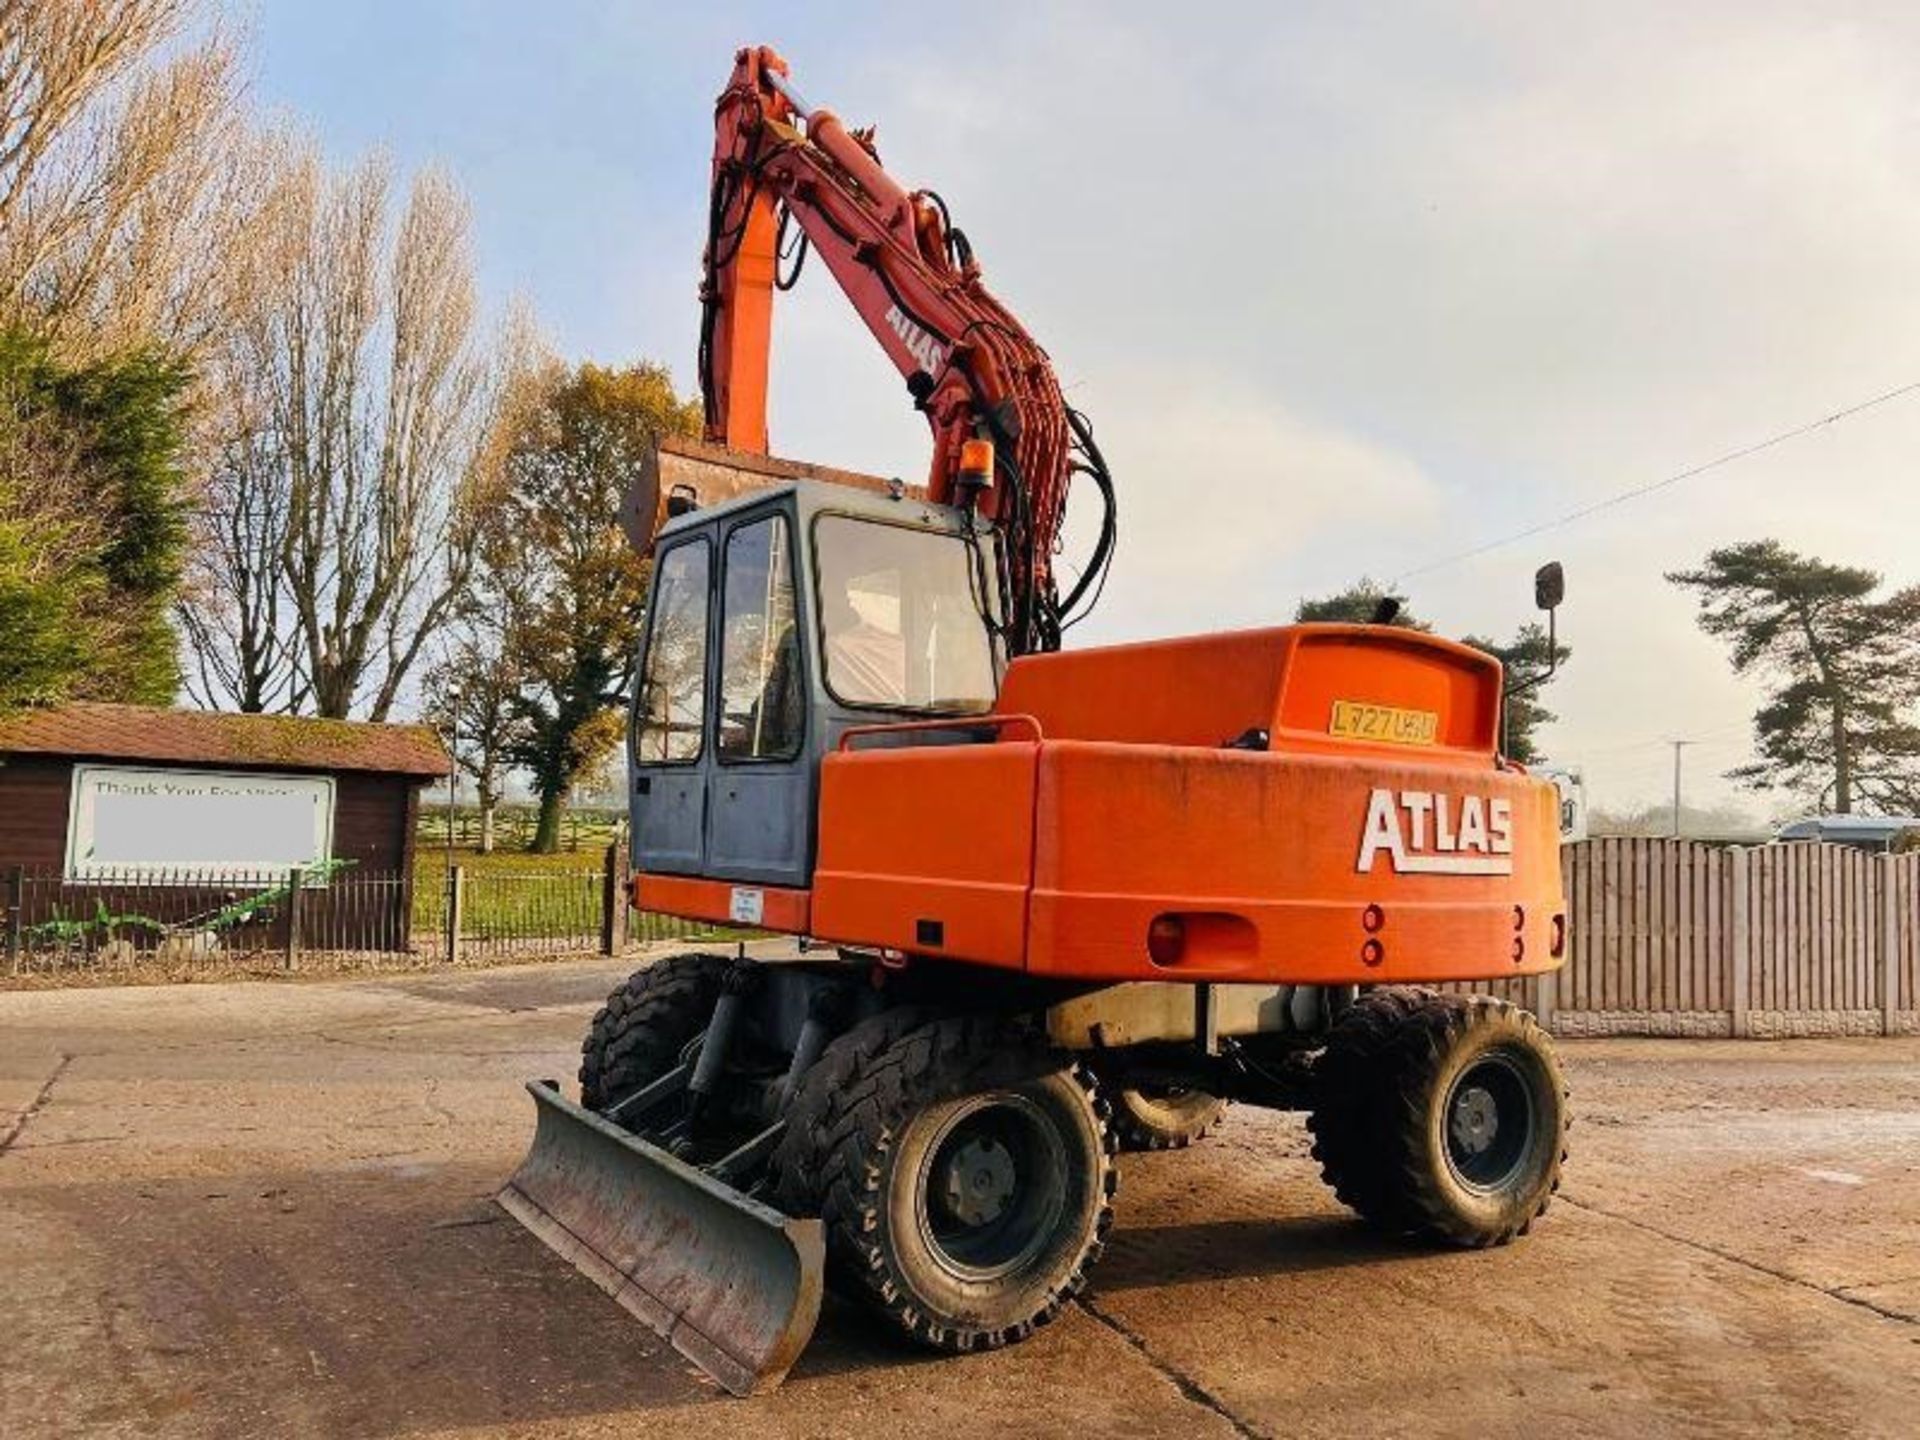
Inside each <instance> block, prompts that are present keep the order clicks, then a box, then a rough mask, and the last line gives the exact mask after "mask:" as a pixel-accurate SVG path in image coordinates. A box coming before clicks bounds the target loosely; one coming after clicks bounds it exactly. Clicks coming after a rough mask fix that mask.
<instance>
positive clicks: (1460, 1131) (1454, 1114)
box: [1441, 1050, 1536, 1194]
mask: <svg viewBox="0 0 1920 1440" xmlns="http://www.w3.org/2000/svg"><path fill="white" fill-rule="evenodd" d="M1441 1114H1442V1117H1443V1123H1444V1124H1445V1126H1446V1138H1447V1166H1448V1168H1449V1169H1451V1170H1452V1171H1453V1173H1454V1176H1455V1177H1456V1178H1457V1179H1458V1180H1459V1181H1460V1183H1461V1184H1462V1185H1465V1186H1466V1187H1467V1188H1468V1189H1469V1190H1474V1191H1479V1192H1481V1193H1483V1194H1484V1193H1488V1192H1491V1191H1496V1190H1502V1189H1505V1188H1506V1187H1507V1186H1508V1185H1510V1184H1511V1183H1512V1182H1513V1180H1514V1178H1515V1177H1516V1176H1517V1175H1519V1174H1520V1173H1521V1171H1522V1170H1523V1169H1524V1168H1525V1166H1526V1162H1527V1157H1528V1156H1529V1155H1530V1154H1531V1153H1532V1151H1533V1135H1534V1127H1535V1124H1536V1115H1535V1110H1534V1103H1533V1087H1532V1086H1531V1085H1529V1084H1528V1083H1527V1075H1526V1072H1525V1071H1524V1070H1523V1069H1522V1068H1521V1064H1520V1061H1519V1059H1518V1057H1516V1056H1514V1055H1512V1054H1510V1053H1508V1052H1506V1051H1504V1050H1495V1051H1490V1052H1489V1053H1487V1054H1485V1055H1483V1056H1481V1057H1480V1058H1479V1059H1478V1060H1476V1061H1474V1062H1473V1064H1471V1065H1469V1066H1467V1068H1466V1069H1465V1070H1462V1071H1461V1072H1460V1074H1459V1075H1458V1076H1457V1077H1456V1078H1455V1079H1454V1082H1453V1084H1452V1085H1451V1086H1450V1087H1449V1088H1448V1090H1447V1098H1446V1103H1445V1105H1444V1106H1443V1107H1442V1111H1441Z"/></svg>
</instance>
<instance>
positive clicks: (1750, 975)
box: [1498, 838, 1920, 1037]
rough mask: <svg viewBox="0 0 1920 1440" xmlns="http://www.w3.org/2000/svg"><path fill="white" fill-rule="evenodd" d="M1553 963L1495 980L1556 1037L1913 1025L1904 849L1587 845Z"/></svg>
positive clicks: (1915, 885)
mask: <svg viewBox="0 0 1920 1440" xmlns="http://www.w3.org/2000/svg"><path fill="white" fill-rule="evenodd" d="M1562 856H1563V863H1564V865H1565V871H1566V884H1567V925H1568V939H1569V947H1568V958H1567V963H1566V965H1565V966H1564V967H1563V968H1562V969H1561V970H1560V971H1559V972H1558V973H1556V974H1554V975H1549V976H1541V977H1537V978H1535V979H1531V980H1526V981H1510V982H1505V983H1504V984H1503V985H1502V986H1500V987H1498V988H1500V989H1501V990H1502V991H1503V993H1507V994H1509V996H1510V997H1511V998H1513V999H1515V1000H1518V1001H1520V1002H1521V1003H1523V1004H1526V1005H1529V1006H1531V1007H1532V1008H1533V1009H1534V1010H1535V1011H1537V1012H1538V1013H1539V1014H1540V1016H1541V1017H1542V1019H1543V1020H1545V1021H1546V1022H1547V1024H1548V1025H1549V1026H1550V1027H1551V1028H1552V1029H1553V1030H1554V1032H1555V1033H1557V1034H1561V1035H1737V1036H1748V1035H1751V1036H1763V1037H1779V1036H1789V1035H1868V1034H1897V1033H1911V1032H1916V1031H1920V998H1916V997H1920V853H1914V854H1906V855H1869V854H1866V853H1864V852H1863V851H1859V850H1854V849H1850V848H1848V847H1846V846H1840V845H1816V844H1790V845H1765V846H1759V847H1756V848H1752V849H1728V848H1724V847H1720V846H1712V845H1701V844H1697V843H1695V842H1693V841H1687V840H1650V839H1639V838H1618V839H1606V840H1587V841H1582V842H1581V843H1579V844H1576V845H1569V846H1567V847H1566V849H1565V850H1564V851H1563V852H1562Z"/></svg>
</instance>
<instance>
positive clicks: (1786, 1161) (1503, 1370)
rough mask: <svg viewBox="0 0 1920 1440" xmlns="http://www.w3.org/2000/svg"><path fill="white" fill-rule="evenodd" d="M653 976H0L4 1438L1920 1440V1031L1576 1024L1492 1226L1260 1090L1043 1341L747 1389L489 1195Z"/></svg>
mask: <svg viewBox="0 0 1920 1440" xmlns="http://www.w3.org/2000/svg"><path fill="white" fill-rule="evenodd" d="M624 968H625V966H624V965H622V964H618V963H613V962H605V961H601V962H593V963H583V964H569V965H555V966H548V967H544V968H530V969H521V970H502V971H489V972H465V973H460V974H449V975H441V976H429V977H414V976H406V977H394V978H388V979H371V980H358V981H342V982H332V983H310V984H293V985H273V984H254V985H244V984H241V985H201V986H182V987H165V988H150V989H122V990H79V991H67V992H43V993H10V994H4V995H0V1434H4V1435H6V1436H8V1437H13V1440H20V1437H32V1436H53V1435H73V1434H128V1435H138V1434H166V1435H209V1436H230V1435H231V1436H242V1435H356V1436H376V1435H380V1436H384V1435H429V1434H452V1433H462V1434H466V1433H479V1434H502V1435H507V1434H512V1435H537V1436H574V1435H608V1436H612V1435H628V1436H630V1435H660V1436H672V1437H674V1440H696V1437H704V1436H744V1435H762V1434H766V1435H821V1436H825V1435H871V1436H876V1437H878V1436H888V1437H891V1436H896V1435H903V1436H934V1435H937V1436H941V1437H945V1440H950V1437H954V1436H963V1435H964V1436H986V1435H995V1434H1021V1435H1047V1434H1061V1435H1065V1434H1083V1435H1098V1436H1140V1435H1159V1434H1175V1435H1180V1436H1183V1437H1184V1436H1191V1437H1202V1436H1214V1435H1221V1436H1225V1435H1236V1434H1237V1435H1242V1436H1250V1435H1261V1436H1267V1435H1271V1436H1282V1435H1287V1436H1291V1435H1302V1434H1307V1435H1321V1434H1338V1435H1367V1436H1374V1435H1403V1434H1404V1435H1413V1434H1418V1435H1423V1436H1426V1435H1522V1434H1524V1435H1530V1436H1533V1435H1553V1434H1562V1435H1616V1434H1617V1435H1634V1436H1642V1435H1661V1434H1672V1435H1701V1434H1722V1433H1724V1434H1728V1435H1751V1434H1755V1433H1762V1432H1786V1431H1790V1430H1791V1431H1794V1432H1796V1433H1804V1434H1825V1435H1909V1436H1911V1435H1915V1434H1920V1040H1916V1039H1895V1040H1877V1039H1876V1040H1829V1041H1795V1042H1785V1043H1773V1044H1767V1043H1759V1042H1746V1043H1740V1042H1703V1041H1669V1042H1660V1041H1589V1042H1580V1043H1568V1044H1567V1045H1565V1047H1564V1053H1565V1056H1566V1060H1567V1065H1568V1070H1569V1074H1570V1077H1571V1081H1572V1086H1573V1091H1574V1104H1575V1107H1576V1113H1577V1116H1578V1119H1577V1122H1576V1125H1575V1128H1574V1132H1573V1147H1574V1153H1573V1159H1572V1162H1571V1165H1570V1168H1569V1171H1568V1177H1567V1182H1566V1187H1565V1190H1564V1192H1563V1196H1562V1199H1561V1200H1560V1201H1559V1202H1558V1203H1556V1204H1555V1206H1554V1207H1553V1209H1552V1211H1551V1212H1550V1213H1549V1214H1548V1216H1547V1218H1546V1219H1545V1221H1543V1222H1542V1223H1541V1225H1540V1226H1539V1227H1538V1228H1537V1229H1536V1230H1535V1233H1534V1234H1533V1235H1532V1236H1531V1237H1530V1238H1528V1239H1525V1240H1522V1241H1521V1242H1520V1243H1518V1244H1517V1245H1515V1246H1513V1247H1511V1248H1510V1249H1506V1250H1502V1251H1496V1252H1491V1253H1486V1254H1456V1253H1440V1252H1435V1251H1431V1250H1423V1249H1420V1248H1416V1247H1412V1246H1408V1245H1405V1244H1398V1243H1392V1242H1387V1241H1383V1240H1379V1239H1375V1238H1372V1237H1371V1236H1369V1235H1368V1233H1367V1232H1366V1231H1364V1230H1362V1229H1361V1228H1360V1227H1359V1226H1358V1224H1356V1223H1355V1222H1354V1221H1353V1220H1351V1219H1350V1218H1349V1217H1348V1215H1347V1214H1346V1213H1345V1212H1344V1211H1342V1210H1341V1209H1340V1208H1339V1207H1338V1206H1337V1205H1336V1204H1335V1203H1334V1202H1333V1200H1332V1198H1331V1197H1330V1196H1329V1194H1328V1193H1327V1192H1326V1191H1325V1190H1324V1189H1323V1188H1322V1187H1321V1185H1320V1183H1319V1181H1318V1178H1317V1175H1316V1172H1315V1170H1314V1167H1313V1165H1312V1163H1311V1161H1310V1160H1308V1159H1307V1158H1306V1153H1305V1143H1304V1133H1303V1130H1302V1127H1301V1124H1300V1122H1299V1120H1298V1119H1297V1118H1296V1117H1292V1116H1277V1115H1269V1114H1264V1113H1261V1112H1258V1111H1254V1110H1249V1109H1245V1108H1242V1109H1237V1110H1235V1111H1234V1112H1233V1113H1232V1115H1231V1117H1230V1120H1229V1123H1228V1124H1227V1125H1226V1126H1225V1128H1224V1129H1223V1131H1222V1133H1221V1134H1220V1135H1219V1137H1218V1138H1217V1139H1214V1140H1209V1141H1208V1142H1206V1143H1205V1144H1204V1145H1202V1146H1201V1147H1200V1148H1198V1149H1196V1150H1193V1151H1189V1152H1186V1153H1182V1154H1173V1155H1162V1156H1153V1157H1129V1158H1127V1159H1126V1160H1125V1161H1124V1162H1123V1168H1122V1183H1121V1189H1120V1197H1119V1222H1118V1226H1117V1228H1116V1231H1115V1235H1114V1243H1113V1246H1112V1248H1111V1250H1110V1252H1109V1254H1108V1256H1107V1258H1106V1260H1105V1261H1104V1262H1103V1263H1102V1265H1101V1266H1100V1267H1099V1269H1098V1270H1097V1271H1096V1272H1095V1276H1094V1285H1093V1290H1092V1293H1091V1294H1090V1296H1089V1297H1088V1298H1087V1299H1086V1301H1085V1302H1084V1303H1083V1304H1082V1305H1080V1306H1077V1307H1075V1308H1073V1309H1072V1310H1070V1311H1069V1312H1068V1313H1067V1314H1066V1315H1065V1316H1064V1317H1063V1318H1062V1320H1061V1321H1060V1322H1059V1323H1058V1324H1056V1325H1054V1326H1052V1327H1050V1328H1049V1329H1047V1330H1045V1331H1043V1332H1042V1333H1041V1334H1040V1335H1039V1336H1038V1337H1037V1338H1036V1339H1034V1340H1033V1341H1032V1342H1031V1343H1029V1344H1027V1345H1024V1346H1020V1347H1017V1348H1015V1349H1011V1350H1007V1351H1004V1352H1001V1353H998V1354H993V1355H987V1356H981V1357H974V1358H967V1359H952V1360H949V1359H935V1358H928V1357H925V1356H922V1355H919V1354H916V1353H912V1352H909V1351H905V1350H903V1349H901V1348H899V1347H898V1346H896V1345H895V1344H894V1343H893V1342H892V1341H891V1340H890V1339H889V1338H888V1337H886V1336H885V1335H883V1334H881V1333H879V1332H878V1331H876V1330H874V1329H872V1328H870V1327H869V1326H868V1325H867V1324H866V1323H865V1322H864V1320H863V1319H862V1318H861V1317H860V1316H859V1315H857V1314H855V1313H853V1312H851V1311H850V1310H848V1309H846V1308H844V1307H842V1306H840V1305H838V1304H837V1303H835V1302H833V1301H831V1300H830V1301H829V1303H828V1306H827V1310H826V1313H825V1315H824V1317H823V1319H822V1322H821V1326H820V1330H819V1333H818V1334H817V1335H816V1337H815V1340H814V1344H813V1346H812V1348H811V1349H810V1350H809V1351H808V1353H807V1354H806V1356H805V1357H804V1358H803V1359H802V1360H801V1362H800V1364H799V1366H798V1367H797V1368H796V1369H795V1371H794V1372H793V1375H792V1377H791V1378H790V1380H789V1381H788V1383H787V1385H786V1386H785V1388H784V1389H782V1390H780V1391H778V1392H776V1393H775V1394H773V1395H771V1396H767V1397H764V1398H761V1399H756V1400H753V1401H737V1400H732V1399H729V1398H727V1397H726V1396H724V1395H722V1394H720V1393H719V1392H718V1391H717V1390H715V1389H714V1387H713V1386H711V1385H710V1384H708V1383H706V1382H704V1381H703V1380H702V1379H700V1378H699V1377H697V1376H696V1375H694V1374H693V1373H691V1372H690V1371H689V1370H688V1368H687V1367H686V1365H685V1364H683V1363H682V1361H681V1360H680V1359H679V1357H678V1356H677V1355H676V1354H675V1353H674V1352H673V1351H672V1350H670V1349H668V1348H667V1347H665V1346H664V1345H663V1344H662V1343H661V1342H659V1341H657V1340H655V1339H654V1338H653V1337H652V1336H651V1335H650V1334H648V1333H647V1332H645V1331H644V1330H642V1329H640V1328H639V1327H638V1326H637V1325H636V1324H635V1323H634V1322H633V1321H631V1320H630V1319H629V1318H628V1316H627V1315H626V1313H625V1312H624V1311H622V1310H620V1309H619V1308H617V1307H616V1306H615V1305H614V1304H613V1303H612V1302H611V1301H610V1300H608V1299H607V1298H606V1297H605V1296H603V1295H602V1294H601V1293H600V1292H599V1291H598V1290H596V1289H594V1288H593V1287H592V1286H591V1285H590V1284H588V1283H587V1282H586V1281H585V1280H583V1279H581V1278H579V1277H578V1276H576V1275H574V1274H573V1273H572V1272H571V1271H569V1270H568V1269H567V1268H566V1267H565V1266H563V1265H562V1264H561V1262H560V1261H558V1260H557V1259H556V1258H555V1257H554V1256H553V1255H551V1254H550V1253H548V1252H547V1251H546V1250H545V1249H544V1248H543V1247H541V1246H540V1245H539V1244H538V1243H537V1242H536V1241H535V1240H533V1239H532V1237H530V1236H529V1235H527V1234H525V1233H524V1232H522V1231H521V1230H520V1229H519V1228H518V1227H517V1226H516V1225H514V1224H513V1223H512V1222H510V1221H508V1220H506V1219H505V1218H504V1217H503V1216H502V1215H501V1214H500V1213H499V1212H498V1211H497V1210H495V1209H494V1208H493V1207H492V1205H491V1204H490V1203H489V1200H488V1197H489V1195H490V1194H491V1193H492V1191H493V1190H494V1189H495V1188H496V1187H497V1186H498V1184H499V1183H500V1181H501V1180H502V1178H503V1177H505V1176H506V1174H507V1173H508V1172H509V1171H510V1170H511V1169H512V1168H513V1166H514V1164H515V1163H516V1162H517V1160H518V1158H519V1156H520V1154H521V1152H522V1150H523V1148H524V1146H525V1144H526V1141H527V1138H528V1135H529V1133H530V1128H531V1121H532V1105H531V1102H530V1101H529V1100H528V1099H527V1097H526V1095H525V1094H524V1092H523V1091H522V1089H521V1087H520V1082H521V1080H522V1079H523V1078H524V1077H526V1076H530V1075H540V1074H546V1075H560V1076H571V1074H572V1071H573V1066H574V1063H575V1062H574V1058H573V1057H574V1053H575V1049H576V1046H577V1044H578V1039H579V1036H580V1033H581V1031H582V1029H583V1028H584V1026H585V1024H586V1020H587V1017H588V1016H589V1015H590V1013H591V1012H592V1010H593V1008H594V1006H595V1005H596V1004H597V1003H598V1001H599V1000H600V999H601V998H602V997H603V996H604V994H605V992H606V991H607V989H608V988H609V986H610V985H611V984H612V983H613V981H614V979H615V978H616V976H617V975H618V974H619V973H620V972H621V971H622V970H623V969H624Z"/></svg>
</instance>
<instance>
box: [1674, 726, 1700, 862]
mask: <svg viewBox="0 0 1920 1440" xmlns="http://www.w3.org/2000/svg"><path fill="white" fill-rule="evenodd" d="M1668 743H1669V744H1670V745H1672V746H1673V838H1674V839H1676V840H1678V839H1679V838H1680V757H1681V755H1682V754H1683V753H1684V752H1685V750H1686V748H1687V746H1689V745H1692V744H1695V743H1696V742H1695V741H1692V740H1672V741H1669V742H1668Z"/></svg>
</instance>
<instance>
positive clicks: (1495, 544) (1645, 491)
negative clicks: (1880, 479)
mask: <svg viewBox="0 0 1920 1440" xmlns="http://www.w3.org/2000/svg"><path fill="white" fill-rule="evenodd" d="M1916 390H1920V380H1910V381H1908V382H1907V383H1906V384H1905V385H1899V386H1896V387H1895V388H1893V389H1892V390H1887V391H1884V392H1882V393H1881V394H1879V395H1875V396H1874V397H1873V398H1871V399H1869V400H1862V401H1859V402H1858V403H1856V404H1853V405H1848V406H1847V407H1845V408H1844V409H1841V410H1835V411H1834V412H1833V413H1832V414H1831V415H1822V416H1821V417H1820V418H1819V419H1817V420H1809V421H1807V422H1806V423H1805V424H1804V425H1796V426H1794V427H1793V428H1792V429H1791V430H1782V431H1780V432H1779V433H1778V434H1777V435H1769V436H1768V437H1767V438H1766V439H1764V440H1757V441H1755V442H1754V443H1753V444H1751V445H1742V446H1741V447H1740V448H1739V449H1738V450H1729V451H1727V453H1726V454H1724V455H1717V456H1715V457H1714V458H1713V459H1711V460H1708V461H1705V462H1704V463H1702V464H1699V465H1694V466H1691V467H1689V468H1688V469H1685V470H1681V471H1677V472H1676V473H1674V474H1672V475H1669V476H1667V477H1666V478H1665V479H1663V480H1654V481H1651V482H1649V483H1648V484H1645V485H1636V486H1635V487H1634V488H1633V489H1631V490H1622V491H1621V492H1620V493H1619V494H1617V495H1610V496H1608V497H1607V498H1606V499H1604V500H1597V501H1595V502H1594V503H1593V504H1591V505H1586V506H1582V507H1581V508H1580V509H1578V510H1570V511H1568V512H1567V513H1566V514H1565V515H1562V516H1559V517H1558V518H1557V519H1553V520H1543V521H1541V522H1540V523H1539V524H1537V525H1529V526H1528V527H1527V528H1526V529H1524V530H1516V531H1515V532H1514V533H1513V534H1511V535H1504V536H1502V537H1501V538H1499V539H1497V540H1488V541H1486V542H1484V543H1483V544H1479V545H1475V546H1473V547H1472V548H1471V549H1467V550H1460V551H1457V552H1455V553H1454V554H1452V555H1443V556H1442V557H1441V558H1440V559H1438V560H1430V561H1428V562H1427V563H1426V564H1424V565H1418V566H1415V567H1414V568H1413V569H1411V570H1403V571H1401V572H1400V574H1399V575H1398V576H1396V577H1395V578H1394V580H1393V582H1392V583H1393V584H1394V585H1395V586H1398V585H1400V584H1401V583H1403V582H1404V581H1407V580H1411V579H1412V578H1413V577H1414V576H1416V575H1425V574H1427V573H1428V572H1429V571H1432V570H1439V569H1442V568H1444V567H1446V566H1448V565H1457V564H1459V563H1460V562H1461V561H1462V560H1471V559H1473V558H1474V557H1475V556H1477V555H1484V554H1486V553H1487V552H1488V551H1489V550H1499V549H1501V548H1503V547H1504V546H1507V545H1513V544H1516V543H1518V542H1519V541H1521V540H1528V539H1531V538H1532V537H1533V536H1535V535H1544V534H1545V533H1546V532H1547V531H1549V530H1558V529H1560V528H1561V527H1562V526H1563V525H1571V524H1573V523H1574V522H1575V521H1578V520H1585V519H1586V518H1587V517H1588V516H1590V515H1598V514H1599V513H1600V512H1601V511H1603V510H1611V509H1612V508H1613V507H1614V506H1616V505H1624V504H1626V503H1627V501H1629V500H1638V499H1640V498H1641V497H1642V496H1645V495H1651V494H1653V493H1654V492H1655V491H1659V490H1665V489H1667V488H1668V487H1670V486H1673V485H1678V484H1679V483H1680V482H1681V481H1682V480H1691V479H1693V478H1694V477H1695V476H1696V475H1704V474H1706V473H1707V472H1708V471H1709V470H1718V469H1719V468H1720V467H1721V466H1722V465H1731V464H1733V462H1734V461H1736V460H1744V459H1746V458H1747V457H1748V456H1750V455H1758V454H1759V453H1760V452H1761V451H1762V450H1771V449H1772V448H1773V447H1774V446H1776V445H1784V444H1786V442H1787V441H1789V440H1797V439H1799V438H1800V437H1801V436H1802V435H1810V434H1812V433H1813V432H1814V431H1815V430H1819V429H1822V428H1824V427H1826V426H1828V425H1833V424H1837V423H1838V422H1839V421H1842V420H1846V419H1849V418H1851V417H1852V416H1855V415H1858V414H1860V413H1861V412H1862V411H1865V410H1871V409H1873V408H1874V407H1875V406H1876V405H1885V404H1887V403H1888V402H1889V401H1893V400H1898V399H1899V398H1900V397H1901V396H1903V395H1911V394H1912V393H1913V392H1914V391H1916Z"/></svg>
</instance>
